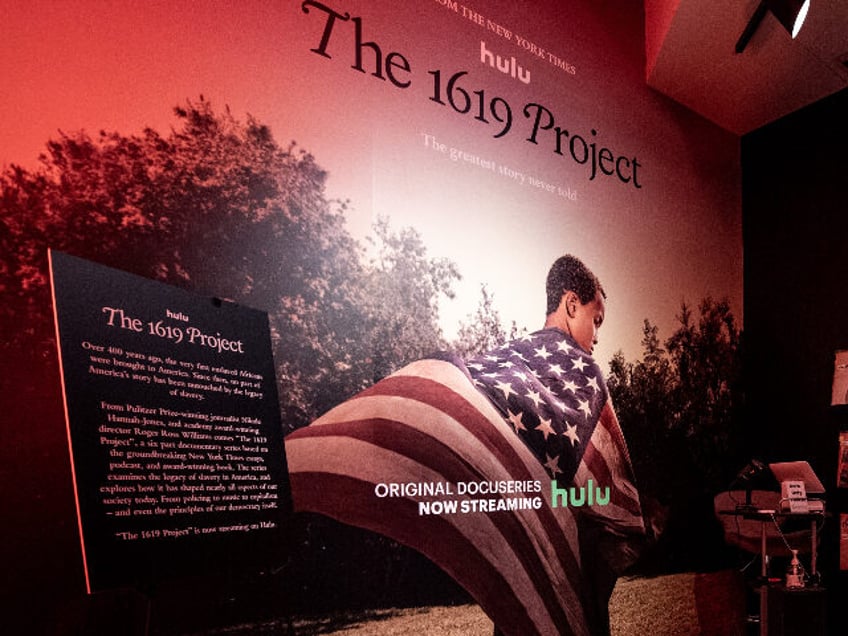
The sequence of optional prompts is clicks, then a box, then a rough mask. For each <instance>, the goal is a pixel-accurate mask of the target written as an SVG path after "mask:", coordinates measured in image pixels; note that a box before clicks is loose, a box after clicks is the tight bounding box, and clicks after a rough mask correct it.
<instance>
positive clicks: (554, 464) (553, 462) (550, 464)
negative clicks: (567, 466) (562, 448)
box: [545, 453, 562, 478]
mask: <svg viewBox="0 0 848 636" xmlns="http://www.w3.org/2000/svg"><path fill="white" fill-rule="evenodd" d="M545 457H547V458H548V461H546V462H545V466H546V467H547V469H548V472H550V474H551V477H554V478H555V477H556V476H557V474H558V473H561V472H562V469H561V468H560V467H559V455H554V456H553V457H551V456H550V455H548V454H547V453H545Z"/></svg>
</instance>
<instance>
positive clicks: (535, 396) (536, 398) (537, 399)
mask: <svg viewBox="0 0 848 636" xmlns="http://www.w3.org/2000/svg"><path fill="white" fill-rule="evenodd" d="M524 397H526V398H527V399H528V400H530V401H531V402H533V404H534V406H535V407H536V408H537V409H538V408H539V405H540V404H542V402H544V400H542V396H541V395H540V394H539V392H538V391H527V393H525V394H524Z"/></svg>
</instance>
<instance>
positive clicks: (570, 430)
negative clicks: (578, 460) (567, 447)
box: [564, 422, 580, 447]
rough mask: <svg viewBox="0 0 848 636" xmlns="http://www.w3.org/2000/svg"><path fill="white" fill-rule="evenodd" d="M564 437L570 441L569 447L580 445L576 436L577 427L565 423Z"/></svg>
mask: <svg viewBox="0 0 848 636" xmlns="http://www.w3.org/2000/svg"><path fill="white" fill-rule="evenodd" d="M564 435H565V436H566V437H567V438H568V439H570V440H571V446H572V447H573V446H577V444H579V443H580V438H579V437H578V436H577V427H576V426H575V425H573V424H569V423H568V422H566V423H565V433H564Z"/></svg>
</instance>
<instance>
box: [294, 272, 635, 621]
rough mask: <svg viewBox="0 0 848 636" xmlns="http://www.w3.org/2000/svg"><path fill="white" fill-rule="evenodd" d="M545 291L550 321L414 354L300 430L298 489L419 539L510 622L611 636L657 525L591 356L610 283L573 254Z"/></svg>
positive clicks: (303, 502)
mask: <svg viewBox="0 0 848 636" xmlns="http://www.w3.org/2000/svg"><path fill="white" fill-rule="evenodd" d="M546 291H547V312H546V314H547V316H546V321H545V326H544V328H543V329H542V330H540V331H537V332H535V333H532V334H529V335H527V336H525V337H523V338H519V339H517V340H515V341H512V342H509V343H507V344H506V345H504V346H502V347H500V348H498V349H496V350H494V351H491V352H488V353H486V354H483V355H480V356H477V357H474V358H472V359H471V360H468V361H467V362H463V361H462V360H460V359H459V358H458V357H456V356H454V355H450V354H447V355H439V356H435V357H434V358H432V359H426V360H421V361H418V362H415V363H413V364H411V365H409V366H407V367H405V368H403V369H401V370H400V371H398V372H396V373H394V374H393V375H391V376H389V377H387V378H385V379H383V380H381V381H380V382H377V383H376V384H375V385H374V386H372V387H371V388H369V389H367V390H365V391H363V392H362V393H360V394H358V395H357V396H355V397H354V398H352V399H351V400H348V401H347V402H344V403H343V404H341V405H339V406H338V407H336V408H334V409H332V410H331V411H329V412H328V413H327V414H325V415H324V416H322V417H320V418H319V419H318V420H316V421H315V422H313V423H312V424H311V425H310V426H307V427H305V428H302V429H300V430H297V431H295V432H293V433H292V434H290V435H289V436H288V437H287V438H286V455H287V461H288V466H289V476H290V482H291V490H292V500H293V503H294V508H295V510H304V511H311V512H318V513H322V514H325V515H327V516H329V517H331V518H334V519H336V520H338V521H341V522H343V523H347V524H351V525H355V526H359V527H362V528H366V529H369V530H372V531H375V532H379V533H381V534H383V535H385V536H388V537H390V538H392V539H394V540H396V541H398V542H400V543H403V544H405V545H408V546H410V547H412V548H413V549H415V550H418V551H419V552H421V553H422V554H424V555H425V556H427V557H428V558H430V559H431V560H432V561H433V562H434V563H436V564H437V565H439V566H440V567H441V568H442V569H443V570H445V572H447V573H448V574H449V575H451V576H452V577H453V578H454V579H455V580H456V581H457V582H458V583H459V584H460V585H462V586H463V587H464V588H465V589H466V590H467V591H468V592H469V593H470V594H471V596H472V597H473V598H474V599H475V600H476V601H477V602H478V603H479V605H480V606H481V608H482V609H483V610H484V611H485V612H486V613H487V614H488V616H489V617H490V618H491V619H492V621H493V622H494V624H495V626H496V633H498V632H499V633H502V634H504V635H505V636H528V635H532V634H539V635H559V634H581V635H582V634H585V635H589V634H605V633H608V632H609V616H608V609H607V606H608V601H609V598H610V594H611V592H612V589H613V586H614V584H615V580H616V577H617V576H618V575H619V574H620V573H621V572H622V571H623V570H624V569H625V568H626V567H627V566H629V565H630V564H632V563H633V562H634V561H635V559H636V557H637V555H638V549H639V548H640V547H641V546H642V544H643V539H644V537H645V524H644V521H643V516H642V508H641V504H640V499H639V494H638V491H637V489H636V485H635V479H634V476H633V470H632V466H631V462H630V457H629V454H628V450H627V445H626V443H625V440H624V436H623V434H622V431H621V428H620V427H619V424H618V420H617V418H616V415H615V411H614V410H613V407H612V404H611V402H610V398H609V392H608V391H607V388H606V384H605V381H604V378H603V375H602V374H601V372H600V369H599V367H598V365H597V364H596V363H595V361H594V360H593V358H592V352H593V350H594V347H595V345H596V344H597V341H598V330H599V328H600V326H601V324H602V323H603V319H604V312H605V293H604V290H603V287H602V286H601V284H600V282H599V281H598V279H597V278H596V277H595V276H594V274H592V272H591V271H590V270H589V269H588V268H586V266H585V265H584V264H583V263H582V262H581V261H580V260H579V259H577V258H576V257H574V256H570V255H568V256H563V257H561V258H559V259H557V261H556V262H555V263H554V264H553V266H552V267H551V269H550V271H549V274H548V278H547V285H546Z"/></svg>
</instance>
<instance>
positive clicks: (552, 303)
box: [545, 254, 607, 315]
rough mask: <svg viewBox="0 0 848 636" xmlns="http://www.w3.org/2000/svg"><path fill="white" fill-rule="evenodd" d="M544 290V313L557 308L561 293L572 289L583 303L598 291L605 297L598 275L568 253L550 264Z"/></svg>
mask: <svg viewBox="0 0 848 636" xmlns="http://www.w3.org/2000/svg"><path fill="white" fill-rule="evenodd" d="M545 291H546V292H547V296H548V311H547V314H546V315H550V314H552V313H554V312H555V311H556V310H557V307H559V304H560V302H561V301H562V295H563V294H564V293H565V292H567V291H573V292H574V293H575V294H577V297H578V298H579V299H580V302H581V303H583V304H584V305H585V304H586V303H588V302H591V301H592V300H594V299H595V295H596V294H597V293H598V292H600V293H601V296H602V297H603V298H606V297H607V294H606V292H605V291H604V288H603V287H602V286H601V282H600V281H599V280H598V277H597V276H595V275H594V274H593V273H592V272H591V270H590V269H589V268H588V267H586V266H585V265H584V264H583V262H582V261H581V260H580V259H579V258H577V257H576V256H571V255H570V254H566V255H565V256H560V257H559V258H558V259H557V260H556V261H554V264H553V265H551V269H550V270H549V271H548V279H547V281H546V283H545Z"/></svg>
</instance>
